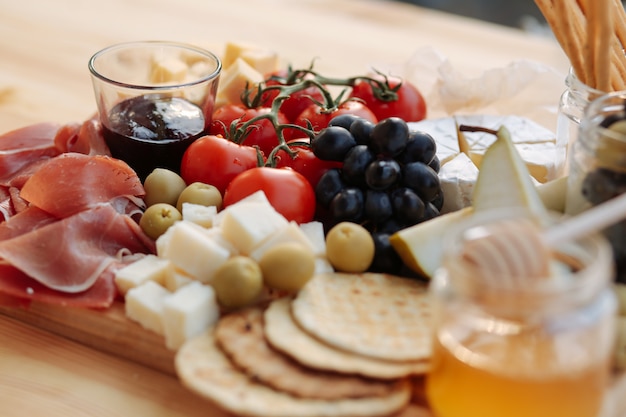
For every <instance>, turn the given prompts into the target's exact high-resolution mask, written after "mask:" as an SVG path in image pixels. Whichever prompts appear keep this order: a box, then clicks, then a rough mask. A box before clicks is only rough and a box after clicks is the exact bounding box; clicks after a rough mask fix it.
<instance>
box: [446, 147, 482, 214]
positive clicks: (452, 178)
mask: <svg viewBox="0 0 626 417" xmlns="http://www.w3.org/2000/svg"><path fill="white" fill-rule="evenodd" d="M477 178H478V168H477V167H476V165H474V162H472V160H471V159H470V158H469V156H467V155H466V154H464V153H460V154H458V155H456V156H455V157H454V158H452V159H451V160H450V161H448V162H447V163H446V164H444V165H443V166H442V167H441V169H440V170H439V181H440V183H441V189H442V191H443V195H444V199H443V207H442V208H441V211H440V212H441V214H445V213H450V212H451V211H456V210H458V209H460V208H463V207H468V206H470V205H471V204H472V195H473V193H474V186H475V185H476V179H477Z"/></svg>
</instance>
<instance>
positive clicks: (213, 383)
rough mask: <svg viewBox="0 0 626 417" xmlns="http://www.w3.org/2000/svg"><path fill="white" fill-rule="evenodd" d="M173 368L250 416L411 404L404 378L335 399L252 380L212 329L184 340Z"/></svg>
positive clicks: (323, 415) (356, 416) (318, 416)
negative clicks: (376, 392)
mask: <svg viewBox="0 0 626 417" xmlns="http://www.w3.org/2000/svg"><path fill="white" fill-rule="evenodd" d="M175 365H176V371H177V374H178V376H179V378H180V380H181V382H182V384H183V385H185V386H186V387H187V388H188V389H190V390H191V391H193V392H195V393H196V394H198V395H200V396H202V397H204V398H206V399H209V400H211V401H213V402H214V403H216V404H217V405H219V406H220V407H222V408H223V409H225V410H226V411H228V412H231V413H234V414H237V415H241V416H248V417H344V416H345V417H348V416H352V417H377V416H385V415H389V414H392V413H395V412H398V411H400V410H402V409H403V408H404V407H405V406H406V405H407V404H408V402H409V400H410V396H411V387H410V384H409V383H408V381H404V382H403V383H402V384H400V385H398V387H397V389H396V390H395V391H393V392H390V393H389V395H387V396H383V397H381V396H378V397H372V398H359V399H344V400H336V401H326V400H311V399H302V398H297V397H294V396H291V395H289V394H286V393H284V392H281V391H276V390H274V389H272V388H270V387H268V386H266V385H263V384H260V383H258V382H256V381H254V380H253V379H251V378H250V377H249V376H248V375H247V374H245V373H244V372H242V371H240V370H239V369H238V368H236V367H235V366H234V365H233V364H232V363H231V362H230V360H229V359H228V357H227V356H226V355H225V354H224V353H223V352H222V351H221V349H220V348H219V347H218V346H217V344H216V342H215V337H214V334H213V330H210V331H208V332H206V333H204V334H202V335H200V336H197V337H195V338H193V339H191V340H189V341H187V342H186V343H185V344H184V345H183V346H182V347H181V348H180V349H179V351H178V352H177V354H176V360H175Z"/></svg>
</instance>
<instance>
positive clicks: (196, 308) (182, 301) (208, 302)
mask: <svg viewBox="0 0 626 417" xmlns="http://www.w3.org/2000/svg"><path fill="white" fill-rule="evenodd" d="M219 315H220V310H219V306H218V304H217V300H216V298H215V291H214V290H213V288H212V287H211V286H210V285H203V284H202V283H200V282H198V281H194V282H192V283H189V284H188V285H185V286H184V287H182V288H180V289H178V290H177V291H176V292H174V293H173V294H170V295H169V296H167V297H166V298H165V300H164V302H163V333H164V336H165V344H166V346H167V347H168V348H169V349H172V350H176V349H178V348H179V347H181V346H182V345H183V343H185V341H187V340H188V339H190V338H192V337H194V336H197V335H199V334H200V333H202V332H204V331H206V329H207V328H208V327H209V326H211V325H213V324H215V322H217V319H218V318H219Z"/></svg>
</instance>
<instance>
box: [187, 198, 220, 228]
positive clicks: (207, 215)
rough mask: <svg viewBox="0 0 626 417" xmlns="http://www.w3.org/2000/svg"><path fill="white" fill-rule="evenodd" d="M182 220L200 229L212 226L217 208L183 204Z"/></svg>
mask: <svg viewBox="0 0 626 417" xmlns="http://www.w3.org/2000/svg"><path fill="white" fill-rule="evenodd" d="M182 215H183V220H185V221H189V222H192V223H195V224H197V225H200V226H202V227H211V226H213V218H214V217H215V216H216V215H217V207H215V206H203V205H201V204H192V203H183V212H182Z"/></svg>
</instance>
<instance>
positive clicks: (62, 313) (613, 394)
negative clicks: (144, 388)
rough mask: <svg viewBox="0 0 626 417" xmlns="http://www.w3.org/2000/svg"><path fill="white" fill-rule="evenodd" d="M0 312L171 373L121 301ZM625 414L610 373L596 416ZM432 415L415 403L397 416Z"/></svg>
mask: <svg viewBox="0 0 626 417" xmlns="http://www.w3.org/2000/svg"><path fill="white" fill-rule="evenodd" d="M0 314H3V315H6V316H8V317H11V318H14V319H16V320H19V321H20V322H22V323H25V324H28V325H31V326H35V327H37V328H40V329H43V330H46V331H49V332H51V333H55V334H57V335H60V336H63V337H65V338H68V339H70V340H73V341H75V342H78V343H80V344H82V345H85V346H88V347H90V348H93V349H96V350H99V351H103V352H105V353H109V354H112V355H115V356H118V357H122V358H125V359H128V360H131V361H133V362H136V363H138V364H141V365H143V366H146V367H149V368H152V369H154V370H157V371H160V372H163V373H165V374H168V375H172V376H175V375H176V373H175V369H174V357H175V352H174V351H171V350H169V349H167V348H166V347H165V341H164V340H163V337H162V336H159V335H157V334H155V333H153V332H151V331H148V330H145V329H144V328H143V327H141V326H140V325H139V324H137V323H135V322H133V321H131V320H129V319H127V318H126V317H125V313H124V304H123V303H122V302H116V303H114V305H113V306H112V307H111V308H109V309H107V310H90V309H82V308H76V307H62V306H55V305H47V304H44V303H37V302H34V303H31V305H30V306H29V307H28V308H13V307H6V306H0ZM624 415H626V373H620V374H616V375H614V380H613V382H612V386H611V388H610V390H609V391H608V395H607V399H606V404H605V409H604V410H603V412H602V414H601V415H600V416H599V417H623V416H624ZM409 416H412V417H432V416H431V415H430V413H428V412H427V410H425V409H424V408H423V407H421V406H418V405H415V406H412V407H410V408H409V409H408V410H406V412H405V413H403V414H402V415H401V417H409Z"/></svg>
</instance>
